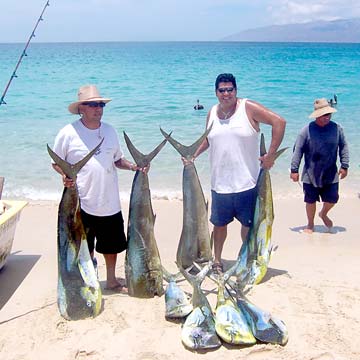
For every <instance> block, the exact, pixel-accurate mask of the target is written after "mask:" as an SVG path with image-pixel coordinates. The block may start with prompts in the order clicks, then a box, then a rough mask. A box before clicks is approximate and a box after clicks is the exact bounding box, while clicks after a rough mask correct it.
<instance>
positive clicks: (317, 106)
mask: <svg viewBox="0 0 360 360" xmlns="http://www.w3.org/2000/svg"><path fill="white" fill-rule="evenodd" d="M336 111H337V110H336V109H334V108H333V107H332V106H330V104H329V102H328V101H327V100H326V99H324V98H322V99H316V100H315V101H314V111H313V112H312V113H311V114H310V115H309V118H312V119H316V118H318V117H320V116H322V115H325V114H331V113H335V112H336Z"/></svg>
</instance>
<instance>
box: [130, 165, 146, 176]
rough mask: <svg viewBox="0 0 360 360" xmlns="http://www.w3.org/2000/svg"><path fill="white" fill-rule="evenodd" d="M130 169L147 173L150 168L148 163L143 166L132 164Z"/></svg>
mask: <svg viewBox="0 0 360 360" xmlns="http://www.w3.org/2000/svg"><path fill="white" fill-rule="evenodd" d="M132 169H133V171H141V172H142V173H144V174H147V173H148V172H149V170H150V164H149V165H146V166H144V167H139V166H137V165H134V166H133V168H132Z"/></svg>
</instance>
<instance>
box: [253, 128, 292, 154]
mask: <svg viewBox="0 0 360 360" xmlns="http://www.w3.org/2000/svg"><path fill="white" fill-rule="evenodd" d="M288 148H289V147H285V148H282V149H280V150H278V151H277V152H276V153H275V160H276V159H277V158H278V157H279V156H280V155H281V154H282V153H283V152H284V151H285V150H287V149H288ZM266 153H267V151H266V146H265V137H264V134H263V133H261V137H260V156H264V155H265V154H266Z"/></svg>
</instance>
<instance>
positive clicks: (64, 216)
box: [47, 141, 102, 320]
mask: <svg viewBox="0 0 360 360" xmlns="http://www.w3.org/2000/svg"><path fill="white" fill-rule="evenodd" d="M101 144H102V141H101V143H100V144H99V145H98V146H97V147H96V148H95V149H94V150H92V151H91V152H90V153H89V154H88V155H86V156H85V157H84V158H83V159H82V160H80V161H79V162H77V163H76V164H74V165H72V164H69V163H68V162H66V161H65V160H63V159H61V158H60V157H59V156H58V155H57V154H56V153H55V152H54V151H52V150H51V149H50V147H49V146H47V149H48V152H49V155H50V156H51V158H52V159H53V160H54V162H55V163H56V164H57V165H58V166H59V167H60V168H61V169H62V171H63V172H64V174H66V176H67V177H69V178H71V179H72V180H74V182H75V181H76V175H77V174H78V172H79V171H80V169H81V168H82V167H83V166H84V165H85V164H86V163H87V162H88V160H89V159H90V158H91V157H92V156H93V155H94V154H95V153H96V151H97V150H98V149H99V148H100V146H101ZM75 184H76V183H75ZM57 243H58V291H57V294H58V299H57V303H58V308H59V311H60V314H61V316H63V317H64V318H65V319H67V320H77V319H83V318H86V317H90V316H93V317H95V316H96V315H98V314H99V312H100V310H101V304H102V294H101V288H100V284H99V282H98V279H97V276H96V273H95V269H94V265H93V262H92V259H91V257H90V253H89V248H88V245H87V241H86V234H85V230H84V226H83V223H82V220H81V215H80V201H79V194H78V190H77V187H76V185H75V187H72V188H67V187H66V188H64V192H63V195H62V198H61V201H60V204H59V210H58V241H57Z"/></svg>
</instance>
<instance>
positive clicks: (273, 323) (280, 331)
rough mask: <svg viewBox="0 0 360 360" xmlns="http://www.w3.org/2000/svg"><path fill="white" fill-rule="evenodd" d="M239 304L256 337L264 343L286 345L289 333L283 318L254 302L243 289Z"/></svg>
mask: <svg viewBox="0 0 360 360" xmlns="http://www.w3.org/2000/svg"><path fill="white" fill-rule="evenodd" d="M237 305H238V307H239V308H240V309H241V311H242V312H243V314H244V315H245V317H246V319H247V322H248V324H249V325H250V328H251V330H252V333H253V334H254V336H255V337H256V339H258V340H259V341H262V342H264V343H271V344H279V345H286V343H287V342H288V340H289V335H288V331H287V328H286V325H285V324H284V322H283V321H282V320H280V319H277V318H276V317H274V316H272V315H271V314H270V313H269V312H267V311H264V310H262V309H261V308H259V307H258V306H256V305H254V304H252V303H251V302H250V301H249V300H248V299H246V297H245V296H244V295H243V294H242V292H241V291H239V292H238V295H237Z"/></svg>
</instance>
